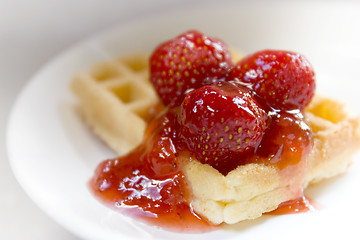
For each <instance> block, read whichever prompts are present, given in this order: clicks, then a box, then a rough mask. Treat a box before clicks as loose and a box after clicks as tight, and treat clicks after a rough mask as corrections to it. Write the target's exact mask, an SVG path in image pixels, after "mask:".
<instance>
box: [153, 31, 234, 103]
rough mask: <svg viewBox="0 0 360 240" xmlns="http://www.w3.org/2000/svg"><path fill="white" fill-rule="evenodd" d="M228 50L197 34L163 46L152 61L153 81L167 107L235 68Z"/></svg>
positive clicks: (195, 32)
mask: <svg viewBox="0 0 360 240" xmlns="http://www.w3.org/2000/svg"><path fill="white" fill-rule="evenodd" d="M232 65H233V63H232V59H231V56H230V52H229V50H228V47H227V46H226V45H225V44H224V43H223V42H222V41H220V40H218V39H215V38H211V37H207V36H205V35H204V34H202V33H200V32H198V31H188V32H186V33H183V34H182V35H180V36H178V37H176V38H174V39H172V40H169V41H167V42H165V43H162V44H161V45H160V46H158V47H157V48H156V49H155V51H154V52H153V54H152V55H151V58H150V79H151V81H152V83H153V85H154V87H155V89H156V91H157V93H158V95H159V96H160V98H161V99H162V101H163V103H164V104H165V105H169V106H171V107H174V106H178V105H180V104H181V102H182V100H183V99H184V96H185V93H186V91H189V90H190V89H196V88H199V87H201V86H203V85H205V84H208V82H209V80H211V79H214V78H215V79H218V78H223V77H224V75H225V74H226V73H227V72H228V71H229V69H230V68H231V67H232Z"/></svg>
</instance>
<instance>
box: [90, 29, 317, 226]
mask: <svg viewBox="0 0 360 240" xmlns="http://www.w3.org/2000/svg"><path fill="white" fill-rule="evenodd" d="M150 78H151V81H152V83H153V86H154V88H155V90H156V91H157V93H158V95H159V97H160V99H161V101H162V103H163V105H164V106H165V111H162V113H161V114H158V115H157V116H154V118H153V119H152V120H149V123H148V126H147V129H146V131H145V136H144V141H143V143H142V144H140V145H139V146H138V147H137V148H136V149H134V150H133V151H132V152H130V153H129V154H127V155H124V156H120V157H118V158H114V159H109V160H106V161H104V162H103V163H101V164H100V165H99V166H98V168H97V169H96V171H95V176H94V177H93V179H92V181H91V186H92V188H93V191H94V193H95V195H96V196H98V197H99V198H101V199H102V200H104V201H105V202H110V203H111V204H112V205H113V206H114V207H116V208H120V209H122V210H124V212H128V213H129V214H131V215H133V214H135V215H137V216H139V217H140V218H143V217H145V218H147V220H149V221H150V220H151V221H153V222H154V223H156V225H161V226H163V227H166V228H168V227H169V228H173V227H175V228H177V227H179V226H180V227H182V228H185V229H192V228H194V226H195V225H197V226H199V227H201V226H203V224H204V223H206V221H203V220H202V218H201V217H199V216H198V215H196V213H194V211H193V209H192V208H191V204H190V203H189V197H188V196H189V192H188V187H187V181H186V177H185V175H184V173H183V172H182V169H183V168H182V166H183V164H184V161H182V160H181V159H184V158H185V159H196V160H198V161H200V162H201V163H203V164H209V165H211V166H212V167H214V168H215V169H217V170H218V171H219V172H220V173H221V174H223V175H226V174H227V173H229V172H230V171H231V170H233V169H235V168H236V167H238V166H239V165H243V164H247V163H260V164H268V165H272V166H275V167H276V168H277V169H278V170H279V171H281V172H282V173H285V174H287V173H289V175H291V177H292V180H293V181H292V182H294V179H296V178H299V179H301V178H302V177H303V176H304V172H305V171H304V169H305V167H303V166H306V157H307V155H308V153H309V152H310V150H311V130H310V128H309V127H308V126H307V124H306V123H305V121H304V116H303V115H302V110H303V109H304V108H305V106H306V105H307V104H308V103H309V102H310V101H311V98H312V96H313V95H314V91H315V74H314V71H313V69H312V67H311V65H310V63H309V62H308V61H307V60H306V58H305V57H304V56H302V55H300V54H297V53H293V52H289V51H277V50H264V51H260V52H257V53H254V54H252V55H249V56H247V57H245V58H243V59H242V60H240V61H239V62H238V63H233V62H232V58H231V54H230V52H229V50H228V47H227V46H226V44H225V43H223V42H222V41H220V40H217V39H214V38H211V37H207V36H205V35H204V34H202V33H200V32H198V31H189V32H186V33H184V34H182V35H180V36H178V37H176V38H174V39H172V40H169V41H167V42H165V43H163V44H161V45H159V46H158V47H157V48H156V49H155V51H154V52H153V54H152V56H151V58H150ZM288 166H292V167H290V168H288ZM293 166H295V167H293ZM284 169H285V170H284ZM299 182H300V181H299ZM190 200H191V199H190Z"/></svg>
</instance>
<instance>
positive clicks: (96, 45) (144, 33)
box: [7, 1, 360, 240]
mask: <svg viewBox="0 0 360 240" xmlns="http://www.w3.org/2000/svg"><path fill="white" fill-rule="evenodd" d="M358 12H359V6H358V5H357V6H355V7H354V6H346V5H344V4H340V5H339V4H338V5H325V6H323V5H321V4H311V5H310V3H308V4H295V3H289V4H285V5H282V4H280V3H276V4H274V3H273V4H272V5H269V4H268V5H266V4H265V3H262V4H260V3H253V4H250V3H245V2H244V3H237V2H235V1H233V2H226V4H222V5H219V4H218V3H215V2H214V3H213V2H210V3H209V4H208V5H207V6H206V7H205V8H204V7H203V6H200V3H197V4H196V3H194V4H192V5H191V8H188V7H179V9H177V10H175V11H171V12H166V13H158V14H157V15H156V16H155V15H154V16H147V17H144V18H142V19H138V20H136V21H134V22H131V23H126V24H122V25H120V26H119V27H118V28H116V29H113V30H110V31H108V32H106V33H103V34H101V35H99V36H96V37H94V38H92V39H90V40H88V41H85V42H82V43H80V44H78V45H77V46H75V47H73V48H72V49H70V50H68V51H66V52H65V53H63V54H62V55H60V56H59V57H57V58H56V59H54V60H53V61H51V62H50V63H49V64H47V65H46V66H44V68H43V69H42V70H40V71H39V73H38V74H36V75H35V77H34V78H33V79H32V80H31V81H30V82H29V84H28V85H27V86H26V87H25V89H24V90H23V91H22V93H21V94H20V96H19V98H18V100H17V102H16V104H15V106H14V109H13V112H12V114H11V117H10V122H9V129H8V139H7V143H8V152H9V158H10V161H11V165H12V168H13V170H14V172H15V175H16V177H17V179H18V180H19V182H20V184H21V185H22V186H23V188H24V190H25V191H26V192H27V193H28V195H29V196H30V197H31V198H32V199H33V200H34V201H35V202H36V203H37V204H38V205H39V206H40V207H41V208H42V209H43V210H44V211H45V212H47V213H48V214H49V215H50V216H51V217H53V218H54V219H55V220H56V221H58V222H59V223H60V224H62V225H63V226H65V227H66V228H67V229H69V230H70V231H72V232H74V233H76V234H77V235H78V236H81V237H83V238H86V239H123V240H125V239H198V238H199V237H200V238H201V239H243V238H244V237H247V238H248V239H260V238H262V239H264V238H266V237H269V236H274V237H275V236H276V238H277V239H285V238H289V237H291V238H292V239H304V238H307V237H309V236H312V237H311V238H312V239H313V238H315V237H322V238H323V239H325V238H326V237H327V238H334V237H338V238H340V237H341V238H345V239H347V237H346V236H352V237H354V236H359V233H358V231H357V228H358V227H357V225H358V224H357V221H355V220H356V218H357V217H358V216H359V215H360V208H358V204H359V202H360V190H359V187H358V183H359V182H360V174H359V173H360V164H359V162H358V161H355V164H354V165H353V166H352V168H351V169H350V170H349V171H348V172H347V173H346V174H345V175H342V176H339V177H336V178H335V179H332V180H329V181H326V182H324V183H321V184H320V185H318V186H316V187H313V188H311V189H309V190H308V191H307V194H308V195H309V196H310V197H311V198H313V199H314V200H315V201H316V202H318V203H319V204H320V205H321V206H322V208H321V209H320V210H318V211H315V212H311V213H306V214H297V215H285V216H276V217H275V216H271V217H270V216H265V217H262V218H260V219H258V220H254V221H246V222H243V223H239V224H235V225H234V226H228V227H225V228H224V229H222V230H218V231H215V232H210V233H205V234H202V235H198V234H181V233H172V232H167V231H163V230H161V229H157V228H155V227H150V226H147V225H145V224H142V223H138V222H136V221H134V220H133V219H131V218H127V217H124V216H122V215H121V214H119V213H116V212H114V211H112V210H110V209H108V208H107V207H105V206H103V205H102V204H100V203H99V202H98V201H97V200H95V199H94V197H93V196H92V195H91V194H90V192H89V191H88V188H87V182H88V180H89V179H90V177H91V176H92V173H93V170H94V168H95V166H96V165H97V164H98V163H99V162H100V161H102V160H104V159H106V158H109V157H113V156H114V154H113V153H112V152H111V151H110V150H108V149H107V147H106V146H104V145H103V144H102V143H101V142H100V141H99V140H98V139H97V138H95V137H94V136H93V135H92V133H91V132H90V131H89V129H88V128H87V127H86V126H84V124H83V123H82V121H81V119H80V118H79V116H78V115H77V113H76V111H75V107H74V105H75V100H74V98H73V96H72V94H71V92H70V90H69V81H70V80H71V78H72V76H73V75H74V73H75V72H78V71H79V70H86V69H89V68H90V66H91V65H92V64H94V63H95V62H98V61H101V60H104V59H108V58H112V57H115V56H119V55H123V54H127V53H131V52H134V51H135V52H138V51H148V52H149V51H151V50H152V49H153V48H154V47H155V46H156V45H157V44H158V43H159V42H161V41H164V40H165V39H168V38H170V37H173V36H176V35H178V34H179V33H181V32H183V31H185V30H188V29H199V30H201V31H203V32H205V33H207V34H208V35H212V36H216V37H219V38H222V39H223V40H224V41H225V42H227V43H228V44H229V45H231V46H234V47H236V48H237V49H241V50H242V51H243V52H245V53H249V52H252V51H255V50H260V49H263V48H278V49H279V48H281V49H291V50H295V51H299V52H302V53H304V54H305V55H306V56H307V57H308V58H309V59H310V61H311V62H312V63H313V65H314V67H315V70H316V71H317V76H318V91H320V92H322V93H325V94H330V95H332V96H334V97H336V98H341V99H343V100H344V101H347V102H349V103H350V105H352V107H354V109H355V111H357V112H358V113H359V112H360V111H359V106H356V104H353V103H358V102H359V95H358V90H359V81H358V78H359V73H358V69H357V67H358V64H359V62H360V61H359V60H360V58H359V56H360V41H359V38H360V36H359V32H358V30H357V28H355V26H354V25H353V24H355V23H356V22H359V16H358V15H357V13H358ZM333 16H336V18H334V17H333ZM356 31H357V32H356ZM349 86H351V87H349ZM356 160H360V159H359V157H357V159H356Z"/></svg>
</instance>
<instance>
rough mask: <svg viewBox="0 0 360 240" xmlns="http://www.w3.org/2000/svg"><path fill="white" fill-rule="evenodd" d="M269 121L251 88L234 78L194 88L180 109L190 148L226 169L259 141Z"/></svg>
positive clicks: (182, 133) (184, 138) (183, 136)
mask: <svg viewBox="0 0 360 240" xmlns="http://www.w3.org/2000/svg"><path fill="white" fill-rule="evenodd" d="M266 122H267V114H266V113H265V111H264V110H263V109H262V108H261V107H260V105H259V103H258V102H257V101H256V100H255V99H254V98H253V97H252V95H251V94H250V92H249V91H248V90H247V89H245V88H243V87H241V86H237V85H235V84H233V83H230V82H218V83H215V84H212V85H206V86H203V87H201V88H199V89H196V90H194V91H192V92H190V93H189V94H188V95H187V96H186V97H185V99H184V102H183V103H182V105H181V108H180V113H179V124H180V129H181V134H180V135H181V137H182V138H183V141H184V142H185V144H187V147H188V149H189V150H190V151H191V152H192V153H193V154H194V156H195V157H196V158H197V159H198V160H199V161H200V162H202V163H208V164H210V165H211V166H213V167H214V168H216V169H218V170H219V171H220V172H222V173H225V172H227V170H229V169H230V168H231V167H230V168H229V166H237V165H238V164H239V161H241V158H240V157H241V155H243V154H245V153H247V152H250V151H252V150H254V149H255V148H256V147H257V146H258V145H259V143H260V141H261V138H262V136H263V132H264V129H265V128H266ZM230 170H231V169H230Z"/></svg>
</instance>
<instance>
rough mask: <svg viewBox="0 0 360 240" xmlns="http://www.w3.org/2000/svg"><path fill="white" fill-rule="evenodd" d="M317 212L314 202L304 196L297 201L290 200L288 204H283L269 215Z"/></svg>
mask: <svg viewBox="0 0 360 240" xmlns="http://www.w3.org/2000/svg"><path fill="white" fill-rule="evenodd" d="M314 210H315V204H314V203H313V201H312V200H311V199H310V198H308V197H306V196H304V195H303V196H302V197H300V198H297V199H295V200H290V201H287V202H283V203H281V204H280V205H279V206H278V207H277V208H276V209H275V210H273V211H271V212H269V213H267V214H269V215H284V214H294V213H304V212H310V211H314Z"/></svg>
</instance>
